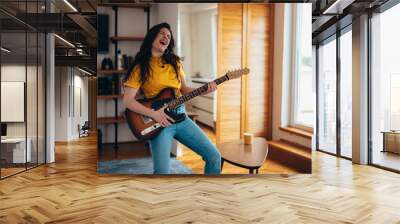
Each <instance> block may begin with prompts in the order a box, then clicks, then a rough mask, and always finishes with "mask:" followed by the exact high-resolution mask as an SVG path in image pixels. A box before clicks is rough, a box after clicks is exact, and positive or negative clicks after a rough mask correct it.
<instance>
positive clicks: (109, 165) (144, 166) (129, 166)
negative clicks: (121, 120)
mask: <svg viewBox="0 0 400 224" xmlns="http://www.w3.org/2000/svg"><path fill="white" fill-rule="evenodd" d="M97 172H98V173H104V174H106V173H107V174H153V160H152V159H151V158H150V157H146V158H137V159H123V160H111V161H102V162H97ZM169 172H170V174H193V171H192V170H191V169H189V168H188V167H186V166H185V165H184V164H183V163H182V162H181V161H179V160H177V159H175V158H171V161H170V170H169Z"/></svg>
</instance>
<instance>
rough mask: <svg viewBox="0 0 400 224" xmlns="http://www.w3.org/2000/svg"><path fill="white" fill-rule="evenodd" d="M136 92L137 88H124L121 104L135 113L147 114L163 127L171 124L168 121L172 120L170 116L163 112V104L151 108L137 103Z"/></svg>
mask: <svg viewBox="0 0 400 224" xmlns="http://www.w3.org/2000/svg"><path fill="white" fill-rule="evenodd" d="M137 92H138V90H137V89H134V88H129V87H126V88H125V94H124V98H123V104H124V106H125V107H126V108H128V109H129V110H131V111H134V112H136V113H139V114H142V115H145V116H149V117H151V118H153V119H154V120H155V121H157V122H158V123H160V124H161V125H162V126H164V127H165V126H168V125H170V124H171V122H170V121H172V122H174V120H173V119H172V118H170V117H169V116H168V115H166V114H165V113H164V109H165V106H164V107H162V108H160V109H159V110H152V109H150V108H147V107H145V106H143V105H142V104H141V103H139V102H138V101H137V100H136V99H135V97H136V94H137Z"/></svg>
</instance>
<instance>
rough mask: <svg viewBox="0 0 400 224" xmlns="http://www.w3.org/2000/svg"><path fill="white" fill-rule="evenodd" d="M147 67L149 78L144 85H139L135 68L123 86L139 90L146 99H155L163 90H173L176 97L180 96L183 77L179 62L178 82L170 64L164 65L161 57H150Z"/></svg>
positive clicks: (137, 72) (137, 68)
mask: <svg viewBox="0 0 400 224" xmlns="http://www.w3.org/2000/svg"><path fill="white" fill-rule="evenodd" d="M149 65H150V67H149V73H150V76H149V78H148V80H147V81H146V82H145V83H144V84H142V83H140V69H139V66H135V68H134V69H133V70H132V74H131V76H130V77H129V78H128V80H126V82H125V84H124V85H125V86H126V87H130V88H134V89H139V88H141V89H142V91H143V93H144V96H145V97H146V98H152V97H155V96H156V95H157V94H158V93H160V91H161V90H163V89H165V88H173V89H174V90H175V94H176V96H180V95H181V94H180V91H179V90H180V89H181V85H182V83H181V80H182V79H183V77H184V76H185V73H184V71H183V68H182V63H181V62H178V74H179V80H178V79H177V78H176V72H175V69H174V67H173V66H172V65H170V64H164V63H163V62H162V58H161V57H159V58H156V57H151V58H150V63H149Z"/></svg>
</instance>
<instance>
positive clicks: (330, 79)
mask: <svg viewBox="0 0 400 224" xmlns="http://www.w3.org/2000/svg"><path fill="white" fill-rule="evenodd" d="M333 38H334V39H333V40H331V41H329V42H327V43H324V44H321V45H320V46H319V48H318V62H317V63H318V117H319V122H318V149H320V150H322V151H326V152H330V153H334V154H336V132H337V131H336V36H334V37H333Z"/></svg>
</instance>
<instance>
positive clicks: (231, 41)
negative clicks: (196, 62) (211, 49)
mask: <svg viewBox="0 0 400 224" xmlns="http://www.w3.org/2000/svg"><path fill="white" fill-rule="evenodd" d="M242 9H243V4H242V3H237V4H219V5H218V56H217V58H218V69H217V70H218V74H219V75H224V74H225V73H226V72H227V71H228V70H232V69H237V68H241V67H242V39H243V35H242V25H243V24H242V21H243V19H242V17H243V15H242V13H243V12H242ZM240 121H241V80H240V79H235V80H230V81H228V82H226V83H224V84H223V85H221V86H220V87H218V91H217V123H216V128H217V133H216V136H217V143H220V142H227V141H230V140H234V139H239V138H240V133H241V131H240V127H241V125H240Z"/></svg>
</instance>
